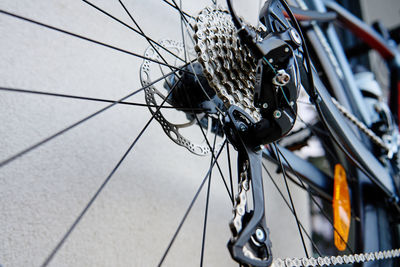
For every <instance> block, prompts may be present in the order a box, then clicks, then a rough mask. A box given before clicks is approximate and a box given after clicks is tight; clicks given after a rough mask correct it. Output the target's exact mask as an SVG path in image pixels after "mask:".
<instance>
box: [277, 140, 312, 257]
mask: <svg viewBox="0 0 400 267" xmlns="http://www.w3.org/2000/svg"><path fill="white" fill-rule="evenodd" d="M273 145H274V147H275V150H276V155H277V158H278V162H279V165H280V167H281V169H282V174H283V179H284V181H285V186H286V191H287V193H288V196H289V200H290V205H291V207H292V209H293V215H294V217H295V219H296V223H297V228H298V230H299V234H300V238H301V243H302V244H303V248H304V252H305V254H306V257H307V258H308V257H309V254H308V251H307V247H306V243H305V241H304V237H303V232H302V230H301V227H300V224H299V223H300V222H299V218H298V216H297V212H296V208H295V206H294V203H293V198H292V194H291V192H290V188H289V184H288V181H287V177H286V171H285V168H284V166H283V164H282V160H281V158H280V155H279V152H278V150H277V147H276V143H275V142H274V143H273Z"/></svg>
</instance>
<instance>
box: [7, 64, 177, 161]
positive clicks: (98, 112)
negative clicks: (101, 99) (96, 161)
mask: <svg viewBox="0 0 400 267" xmlns="http://www.w3.org/2000/svg"><path fill="white" fill-rule="evenodd" d="M174 72H176V71H173V72H170V73H168V74H167V75H164V76H162V77H160V78H158V79H156V80H155V81H153V82H151V83H150V84H148V85H146V86H144V87H142V88H140V89H138V90H136V91H134V92H133V93H130V94H128V95H127V96H124V97H123V98H121V99H119V100H117V101H115V102H113V103H112V104H110V105H108V106H106V107H104V108H102V109H100V110H98V111H96V112H94V113H92V114H90V115H89V116H86V117H84V118H83V119H81V120H79V121H77V122H75V123H73V124H71V125H69V126H68V127H66V128H64V129H62V130H60V131H58V132H57V133H55V134H53V135H51V136H49V137H47V138H45V139H43V140H41V141H39V142H37V143H36V144H34V145H32V146H30V147H28V148H26V149H24V150H22V151H21V152H19V153H17V154H15V155H13V156H11V157H9V158H8V159H5V160H3V161H1V162H0V168H1V167H3V166H5V165H6V164H8V163H10V162H12V161H14V160H15V159H17V158H19V157H21V156H23V155H25V154H26V153H28V152H30V151H32V150H34V149H36V148H38V147H40V146H41V145H43V144H45V143H47V142H49V141H50V140H52V139H54V138H56V137H57V136H60V135H62V134H64V133H66V132H68V131H69V130H71V129H73V128H75V127H76V126H78V125H80V124H82V123H83V122H85V121H88V120H89V119H91V118H94V117H95V116H97V115H99V114H101V113H103V112H104V111H106V110H108V109H110V108H111V107H113V106H115V105H117V104H118V103H119V102H121V101H123V100H125V99H127V98H129V97H131V96H133V95H135V94H137V93H139V92H141V91H143V90H144V89H145V88H147V87H149V86H151V85H153V84H155V83H157V82H159V81H161V80H163V79H164V78H165V77H167V76H168V75H170V74H172V73H174ZM173 89H174V88H173ZM173 89H172V90H171V91H170V93H171V92H172V91H173ZM166 99H167V98H166Z"/></svg>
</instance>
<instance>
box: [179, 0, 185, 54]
mask: <svg viewBox="0 0 400 267" xmlns="http://www.w3.org/2000/svg"><path fill="white" fill-rule="evenodd" d="M179 5H180V7H179V8H180V9H181V10H182V0H179ZM183 24H184V22H183V18H182V17H181V35H182V43H183V51H185V53H184V54H185V61H186V60H187V56H186V41H185V31H184V30H183Z"/></svg>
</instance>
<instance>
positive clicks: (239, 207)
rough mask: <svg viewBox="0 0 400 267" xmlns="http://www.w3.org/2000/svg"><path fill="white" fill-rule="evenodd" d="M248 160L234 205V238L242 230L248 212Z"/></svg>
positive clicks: (232, 227) (230, 224) (232, 225)
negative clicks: (244, 217)
mask: <svg viewBox="0 0 400 267" xmlns="http://www.w3.org/2000/svg"><path fill="white" fill-rule="evenodd" d="M247 170H248V162H246V163H245V165H244V166H243V171H242V172H241V173H240V181H239V185H238V187H239V190H238V193H237V195H236V196H235V205H234V207H233V214H234V216H233V219H232V220H231V222H230V223H229V226H230V228H231V231H232V233H233V238H235V237H237V236H238V235H239V233H240V231H241V230H242V226H243V216H244V215H245V213H246V205H247V195H246V193H247V191H248V190H249V185H250V181H249V178H248V175H247Z"/></svg>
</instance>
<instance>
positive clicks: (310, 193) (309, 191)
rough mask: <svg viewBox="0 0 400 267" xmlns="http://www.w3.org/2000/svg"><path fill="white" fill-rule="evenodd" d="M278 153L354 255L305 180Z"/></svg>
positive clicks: (281, 154)
mask: <svg viewBox="0 0 400 267" xmlns="http://www.w3.org/2000/svg"><path fill="white" fill-rule="evenodd" d="M276 149H277V151H278V153H279V154H280V156H281V157H282V158H283V159H284V160H285V162H286V164H287V165H288V167H289V168H290V170H291V172H292V173H294V175H295V176H296V178H297V180H298V181H299V183H300V186H301V187H303V188H304V189H305V190H307V192H308V193H309V195H310V198H311V200H312V201H313V202H314V204H315V205H316V206H317V207H318V209H319V211H320V212H321V214H322V215H323V216H324V217H325V218H326V219H327V220H328V222H329V223H330V224H331V226H332V228H333V230H334V231H335V232H336V233H337V234H338V235H339V237H340V239H341V240H342V241H343V242H344V243H345V244H346V248H347V249H348V250H349V252H350V253H351V254H354V251H353V250H352V249H351V248H350V246H349V245H348V243H347V242H346V241H345V240H344V238H343V237H342V235H341V234H340V233H339V232H338V230H337V229H336V227H335V226H334V224H333V221H332V219H331V218H329V216H328V214H326V212H325V211H324V210H323V209H322V207H321V205H320V204H319V203H318V201H317V200H316V199H315V198H314V196H313V194H312V192H311V190H310V188H309V187H308V186H306V185H305V184H304V182H303V180H302V179H301V178H300V177H299V176H298V174H297V173H296V172H295V171H294V170H293V168H292V166H291V165H290V163H289V161H288V160H287V159H286V158H285V156H284V155H283V153H282V152H281V151H280V150H279V148H278V147H276Z"/></svg>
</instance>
